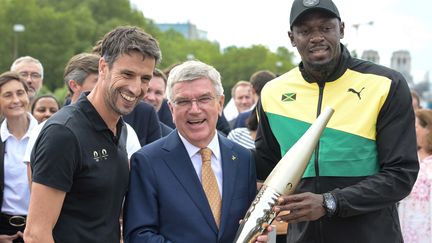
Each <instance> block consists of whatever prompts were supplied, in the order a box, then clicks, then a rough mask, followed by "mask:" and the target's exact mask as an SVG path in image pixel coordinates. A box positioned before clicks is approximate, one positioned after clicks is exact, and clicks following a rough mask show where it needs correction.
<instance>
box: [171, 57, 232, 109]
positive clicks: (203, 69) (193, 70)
mask: <svg viewBox="0 0 432 243" xmlns="http://www.w3.org/2000/svg"><path fill="white" fill-rule="evenodd" d="M200 78H207V79H209V80H210V81H211V82H212V84H213V87H214V88H215V91H216V95H217V96H222V95H223V93H224V90H223V86H222V82H221V76H220V74H219V72H218V71H217V70H216V69H215V68H214V67H213V66H210V65H208V64H205V63H203V62H200V61H186V62H184V63H182V64H180V65H177V66H175V67H174V68H173V69H172V70H171V71H170V73H169V75H168V85H167V94H168V95H167V98H168V100H170V101H171V100H172V99H173V95H174V94H173V93H172V92H173V87H174V85H175V84H176V83H180V82H188V81H193V80H197V79H200Z"/></svg>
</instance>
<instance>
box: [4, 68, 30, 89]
mask: <svg viewBox="0 0 432 243" xmlns="http://www.w3.org/2000/svg"><path fill="white" fill-rule="evenodd" d="M12 80H16V81H18V82H20V83H22V85H23V86H24V90H25V92H26V93H28V86H27V83H26V82H25V81H24V80H23V79H21V78H20V76H19V75H18V73H16V72H11V71H7V72H4V73H2V74H0V89H1V87H3V85H5V84H6V83H9V82H10V81H12Z"/></svg>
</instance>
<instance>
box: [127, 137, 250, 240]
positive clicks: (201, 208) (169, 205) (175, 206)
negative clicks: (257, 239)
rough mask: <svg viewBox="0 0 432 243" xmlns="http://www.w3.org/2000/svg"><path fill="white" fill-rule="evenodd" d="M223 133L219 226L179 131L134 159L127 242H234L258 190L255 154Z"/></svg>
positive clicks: (128, 202)
mask: <svg viewBox="0 0 432 243" xmlns="http://www.w3.org/2000/svg"><path fill="white" fill-rule="evenodd" d="M218 136H219V146H220V151H221V158H222V171H223V172H222V174H223V183H222V184H223V185H222V187H223V190H222V212H221V225H220V229H218V227H217V226H216V223H215V220H214V218H213V215H212V212H211V209H210V206H209V204H208V201H207V198H206V196H205V193H204V190H203V188H202V186H201V182H200V180H199V178H198V176H197V174H196V172H195V169H194V167H193V165H192V162H191V160H190V158H189V155H188V153H187V151H186V149H185V147H184V145H183V143H182V141H181V140H180V137H179V135H178V133H177V130H175V131H174V132H172V133H170V134H169V135H168V136H167V137H163V138H161V139H159V140H157V141H156V142H154V143H151V144H149V145H146V146H144V147H143V148H141V149H140V150H139V151H138V152H136V153H135V154H134V155H133V156H132V158H131V175H130V184H129V192H128V195H127V197H126V202H125V211H124V214H125V215H124V216H125V219H124V223H125V226H124V230H125V232H124V234H125V243H131V242H175V243H182V242H184V243H191V242H203V243H215V242H221V243H222V242H223V243H226V242H232V241H233V240H234V237H235V234H236V232H237V229H238V227H239V220H240V219H242V218H243V217H244V215H245V213H246V211H247V209H248V208H249V206H250V204H251V202H252V200H253V199H254V198H255V194H256V172H255V161H254V159H253V156H252V154H251V152H250V151H249V150H247V149H245V148H243V147H242V146H240V145H238V144H236V143H234V142H232V141H230V140H228V139H226V138H224V137H223V136H221V135H218Z"/></svg>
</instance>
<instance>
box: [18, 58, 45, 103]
mask: <svg viewBox="0 0 432 243" xmlns="http://www.w3.org/2000/svg"><path fill="white" fill-rule="evenodd" d="M14 71H15V72H17V73H18V74H19V75H20V77H21V79H23V80H25V81H26V83H27V86H28V88H29V90H28V95H29V97H30V99H33V98H34V97H35V96H36V94H37V92H38V91H39V90H40V88H41V87H42V70H41V67H40V65H38V64H37V63H35V62H21V63H19V64H17V65H16V66H15V68H14Z"/></svg>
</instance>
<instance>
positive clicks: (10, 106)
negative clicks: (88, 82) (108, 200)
mask: <svg viewBox="0 0 432 243" xmlns="http://www.w3.org/2000/svg"><path fill="white" fill-rule="evenodd" d="M28 107H29V97H28V87H27V84H26V83H25V81H23V80H21V79H20V78H19V76H18V74H16V73H13V72H5V73H3V74H0V108H1V109H0V110H1V111H2V114H3V116H4V118H5V119H4V121H3V123H2V124H1V125H0V136H1V144H0V146H1V148H2V150H1V151H3V154H2V158H3V160H1V164H0V168H2V169H4V171H3V172H4V173H0V180H1V182H0V183H2V184H3V185H4V187H3V191H0V193H1V195H2V197H1V199H2V200H1V204H0V206H1V214H0V235H3V236H2V237H4V236H5V235H10V236H11V238H15V240H14V241H13V242H23V240H22V238H21V236H22V234H21V233H22V232H24V228H25V221H26V216H27V209H28V205H29V198H30V190H29V185H28V180H27V173H26V165H25V164H24V163H23V162H22V156H23V154H24V151H25V149H26V146H27V142H28V139H29V131H30V130H31V129H33V127H35V126H36V125H37V121H36V119H35V118H33V116H32V115H31V114H30V113H28V112H27V110H28ZM0 188H1V187H0ZM0 239H2V238H1V237H0Z"/></svg>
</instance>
